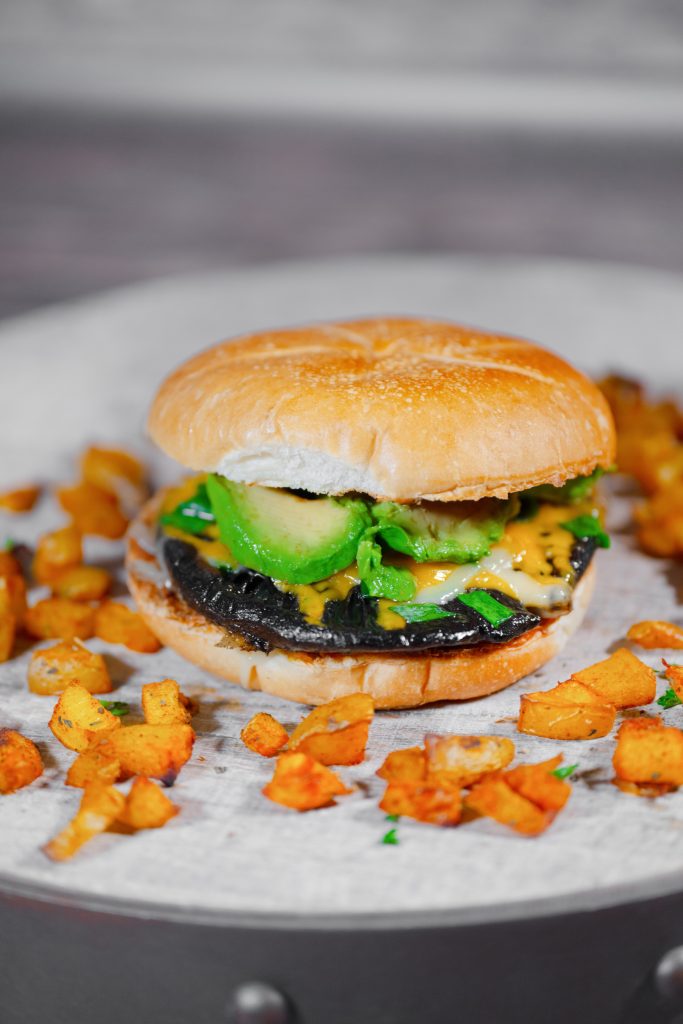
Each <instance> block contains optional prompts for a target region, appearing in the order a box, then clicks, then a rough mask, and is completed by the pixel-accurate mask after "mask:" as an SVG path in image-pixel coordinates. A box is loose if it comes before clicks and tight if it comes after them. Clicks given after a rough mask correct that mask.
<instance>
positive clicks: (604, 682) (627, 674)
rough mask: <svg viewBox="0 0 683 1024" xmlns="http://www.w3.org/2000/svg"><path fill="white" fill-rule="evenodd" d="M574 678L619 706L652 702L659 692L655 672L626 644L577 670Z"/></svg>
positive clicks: (625, 706)
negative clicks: (594, 663)
mask: <svg viewBox="0 0 683 1024" xmlns="http://www.w3.org/2000/svg"><path fill="white" fill-rule="evenodd" d="M572 679H574V680H578V682H580V683H583V684H584V686H589V687H590V688H591V690H594V691H595V692H596V693H597V694H598V697H600V698H601V699H602V700H605V701H608V702H609V703H610V704H614V706H615V707H617V708H635V707H638V706H639V705H641V704H651V703H652V701H653V700H654V699H655V693H656V692H657V677H656V675H655V673H654V672H653V671H652V669H651V668H650V667H649V666H648V665H646V664H644V662H642V661H641V660H640V658H637V657H636V656H635V654H633V653H632V652H631V651H629V650H628V649H627V648H626V647H620V648H619V650H618V651H615V652H614V654H612V655H610V657H609V658H605V660H604V661H599V662H598V663H597V664H596V665H591V666H590V668H582V669H581V671H580V672H575V673H574V675H573V676H572Z"/></svg>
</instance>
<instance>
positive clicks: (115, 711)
mask: <svg viewBox="0 0 683 1024" xmlns="http://www.w3.org/2000/svg"><path fill="white" fill-rule="evenodd" d="M100 704H101V705H102V707H103V708H104V710H105V711H111V713H112V715H116V716H117V718H121V717H122V716H123V715H127V714H129V712H130V704H127V703H126V701H125V700H101V701H100Z"/></svg>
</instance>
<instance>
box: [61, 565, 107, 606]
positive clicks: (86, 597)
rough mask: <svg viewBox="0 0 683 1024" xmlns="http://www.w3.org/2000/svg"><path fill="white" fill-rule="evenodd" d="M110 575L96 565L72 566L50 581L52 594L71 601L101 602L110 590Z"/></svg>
mask: <svg viewBox="0 0 683 1024" xmlns="http://www.w3.org/2000/svg"><path fill="white" fill-rule="evenodd" d="M111 583H112V580H111V574H110V573H108V572H107V570H106V569H100V567H99V566H97V565H74V566H73V568H71V569H64V570H63V571H62V572H60V573H59V575H58V576H57V577H56V579H54V580H53V581H52V593H53V594H55V595H56V596H57V597H68V598H69V600H71V601H101V600H102V598H103V597H104V596H105V594H108V593H109V590H110V589H111Z"/></svg>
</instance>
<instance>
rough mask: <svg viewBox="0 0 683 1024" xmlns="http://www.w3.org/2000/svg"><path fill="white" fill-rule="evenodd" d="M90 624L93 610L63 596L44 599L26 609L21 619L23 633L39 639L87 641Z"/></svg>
mask: <svg viewBox="0 0 683 1024" xmlns="http://www.w3.org/2000/svg"><path fill="white" fill-rule="evenodd" d="M94 624H95V612H94V609H92V608H90V607H89V605H86V604H80V603H79V602H78V601H69V600H68V598H66V597H46V598H45V599H44V600H43V601H38V602H37V604H34V605H33V607H31V608H29V609H28V611H27V612H26V616H25V618H24V628H25V629H26V632H27V633H29V634H30V636H34V637H37V638H38V639H39V640H75V639H79V640H88V639H89V638H90V637H91V636H92V635H93V629H94Z"/></svg>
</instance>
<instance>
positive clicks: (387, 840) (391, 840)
mask: <svg viewBox="0 0 683 1024" xmlns="http://www.w3.org/2000/svg"><path fill="white" fill-rule="evenodd" d="M381 841H382V845H383V846H398V843H399V839H398V836H397V835H396V829H395V828H390V829H389V831H388V832H385V833H384V835H383V836H382V840H381Z"/></svg>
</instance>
